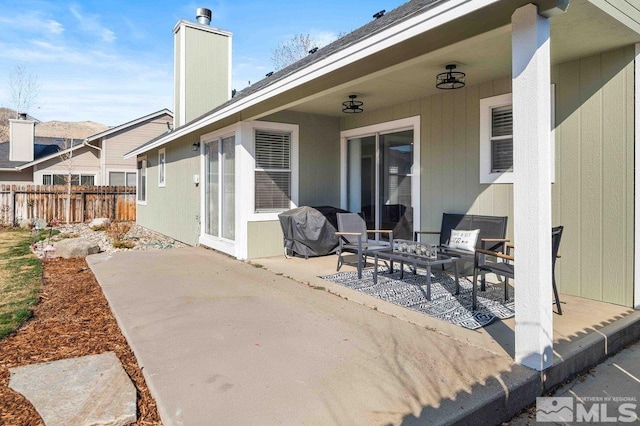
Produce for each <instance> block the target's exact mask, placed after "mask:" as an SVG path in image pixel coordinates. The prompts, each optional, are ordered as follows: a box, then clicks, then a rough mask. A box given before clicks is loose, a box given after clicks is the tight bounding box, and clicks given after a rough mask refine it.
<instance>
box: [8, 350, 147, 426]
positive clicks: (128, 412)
mask: <svg viewBox="0 0 640 426" xmlns="http://www.w3.org/2000/svg"><path fill="white" fill-rule="evenodd" d="M9 371H10V372H11V378H10V380H9V387H10V388H11V389H13V390H15V391H16V392H19V393H21V394H22V395H23V396H24V397H25V398H27V399H28V400H29V402H31V404H33V406H34V407H35V409H36V411H38V414H40V417H42V420H44V423H45V424H46V425H47V426H57V425H59V426H74V425H76V426H82V425H95V426H99V425H110V426H119V425H128V424H131V423H134V422H135V421H136V388H135V387H134V386H133V383H131V379H130V378H129V376H128V375H127V373H126V372H125V371H124V369H123V368H122V365H121V364H120V360H119V359H118V357H117V356H116V355H115V354H114V353H113V352H105V353H103V354H99V355H89V356H83V357H78V358H70V359H63V360H60V361H52V362H45V363H40V364H32V365H26V366H22V367H15V368H11V369H9Z"/></svg>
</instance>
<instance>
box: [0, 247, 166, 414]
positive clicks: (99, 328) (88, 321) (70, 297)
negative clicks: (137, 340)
mask: <svg viewBox="0 0 640 426" xmlns="http://www.w3.org/2000/svg"><path fill="white" fill-rule="evenodd" d="M44 268H45V282H44V283H43V285H42V289H41V292H40V300H39V303H38V305H37V306H36V308H35V310H34V313H33V317H32V318H31V319H30V320H29V321H27V322H26V323H25V324H24V325H23V326H22V327H21V328H20V329H19V330H18V331H17V332H16V333H14V334H12V335H10V336H8V337H6V338H5V339H4V340H0V424H2V425H20V426H22V425H43V424H44V423H43V421H42V419H41V418H40V416H39V415H38V413H37V412H36V411H35V409H34V408H33V406H32V405H31V404H30V403H29V402H28V401H27V400H26V399H25V398H24V397H23V396H22V395H20V394H19V393H17V392H15V391H13V390H11V389H10V388H9V387H8V384H9V376H10V374H9V368H12V367H17V366H22V365H28V364H35V363H40V362H47V361H57V360H61V359H66V358H74V357H79V356H85V355H95V354H100V353H103V352H107V351H112V352H114V353H115V354H116V355H117V356H118V358H119V359H120V362H121V363H122V365H123V367H124V369H125V371H126V372H127V374H129V376H130V377H131V380H132V381H133V383H134V385H135V387H136V389H137V391H138V401H137V404H138V421H137V422H136V423H135V424H136V425H161V424H162V423H161V422H160V416H159V415H158V410H157V407H156V403H155V401H154V399H153V398H152V397H151V395H150V393H149V389H148V388H147V385H146V383H145V380H144V377H143V376H142V371H141V370H140V367H139V366H138V363H137V361H136V358H135V357H134V355H133V352H132V351H131V349H130V348H129V345H128V344H127V341H126V340H125V338H124V336H123V335H122V333H121V332H120V328H119V327H118V324H117V323H116V320H115V318H114V317H113V315H112V314H111V310H110V308H109V305H108V303H107V300H106V299H105V297H104V295H103V294H102V290H101V288H100V286H99V285H98V283H97V281H96V279H95V277H94V276H93V273H92V272H91V269H89V267H88V266H87V263H86V262H85V260H84V259H52V260H48V261H46V262H45V263H44Z"/></svg>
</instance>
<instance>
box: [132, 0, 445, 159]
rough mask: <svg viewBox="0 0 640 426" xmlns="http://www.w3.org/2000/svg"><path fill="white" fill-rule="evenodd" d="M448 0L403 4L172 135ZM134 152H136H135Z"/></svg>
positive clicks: (194, 120) (267, 78)
mask: <svg viewBox="0 0 640 426" xmlns="http://www.w3.org/2000/svg"><path fill="white" fill-rule="evenodd" d="M445 1H447V0H411V1H409V2H407V3H405V4H403V5H400V6H398V7H397V8H395V9H393V10H392V11H390V12H388V13H386V14H385V15H383V16H382V17H380V18H378V19H374V20H373V21H371V22H369V23H367V24H365V25H363V26H362V27H360V28H358V29H356V30H354V31H352V32H350V33H349V34H347V35H345V36H344V37H341V38H339V39H338V40H336V41H334V42H333V43H331V44H328V45H327V46H325V47H323V48H321V49H318V51H316V52H315V53H312V54H309V55H307V56H305V57H304V58H302V59H300V60H299V61H298V62H295V63H293V64H291V65H289V66H288V67H286V68H283V69H281V70H280V71H277V72H274V73H273V74H272V75H271V76H269V77H265V78H263V79H262V80H260V81H258V82H256V83H254V84H252V85H251V86H249V87H247V88H245V89H243V90H241V91H240V92H238V93H237V94H236V96H234V97H233V98H232V99H230V100H228V101H227V102H225V103H223V104H221V105H218V106H217V107H215V108H214V109H212V110H211V111H209V112H207V113H205V114H203V115H201V116H200V117H197V118H195V119H193V120H191V121H190V122H188V123H186V124H183V125H182V126H180V127H178V128H176V129H173V130H172V132H175V131H177V130H180V129H182V128H184V127H186V126H189V125H191V124H193V123H195V122H197V121H199V120H201V119H202V118H204V117H207V116H208V115H210V114H212V113H214V112H216V111H218V110H221V109H223V108H225V107H227V106H229V105H232V104H234V103H236V102H238V101H239V100H240V99H242V98H244V97H246V96H249V95H251V94H253V93H255V92H258V91H260V90H263V89H266V88H267V87H269V86H271V85H273V84H274V83H276V82H278V81H280V80H282V79H283V78H285V77H287V76H289V75H291V74H293V73H295V72H297V71H299V70H301V69H303V68H306V67H308V66H310V65H312V64H314V63H316V62H318V61H320V60H322V59H324V58H326V57H328V56H331V55H333V54H334V53H337V52H339V51H341V50H343V49H346V48H347V47H349V46H351V45H353V44H355V43H357V42H360V41H362V40H365V39H367V38H369V37H371V36H373V35H375V34H377V33H379V32H380V31H383V30H385V29H387V28H389V27H393V26H394V25H397V24H399V23H400V22H403V21H405V20H407V19H409V18H411V17H412V16H415V15H418V14H420V13H422V12H424V11H425V10H427V9H429V8H430V7H432V6H433V5H435V4H436V3H442V2H445ZM166 136H167V134H166V133H165V134H163V135H160V136H158V137H156V138H154V139H152V140H150V141H149V142H146V143H145V144H143V145H141V146H139V147H138V148H136V149H135V150H134V151H137V150H138V149H141V148H144V147H145V146H147V145H151V144H153V143H154V142H155V141H157V140H159V139H161V138H164V137H166ZM132 152H133V151H132Z"/></svg>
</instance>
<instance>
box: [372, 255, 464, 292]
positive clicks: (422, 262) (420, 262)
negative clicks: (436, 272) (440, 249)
mask: <svg viewBox="0 0 640 426" xmlns="http://www.w3.org/2000/svg"><path fill="white" fill-rule="evenodd" d="M370 254H372V255H373V256H374V268H373V283H374V284H377V283H378V259H382V260H388V261H389V273H390V274H392V273H393V262H400V279H403V278H404V264H405V263H408V264H410V265H412V266H413V273H414V274H415V273H416V272H417V270H418V267H422V268H425V269H426V271H427V300H431V267H432V266H440V265H447V264H452V265H453V271H454V273H455V278H456V295H458V294H460V280H459V279H458V260H459V258H458V257H456V256H451V255H448V254H444V253H438V256H437V257H436V258H435V259H433V258H430V257H428V256H423V255H419V254H415V253H406V252H398V251H395V250H376V251H375V252H372V253H370Z"/></svg>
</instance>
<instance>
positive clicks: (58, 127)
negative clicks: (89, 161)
mask: <svg viewBox="0 0 640 426" xmlns="http://www.w3.org/2000/svg"><path fill="white" fill-rule="evenodd" d="M15 117H16V112H15V111H14V110H12V109H9V108H1V107H0V142H4V141H6V140H8V138H9V129H8V126H9V121H8V120H9V119H10V118H15ZM28 118H29V119H31V120H35V122H36V136H39V137H51V138H73V139H85V138H87V137H89V136H92V135H95V134H96V133H100V132H103V131H105V130H107V129H108V128H109V126H105V125H104V124H100V123H96V122H93V121H78V122H73V121H69V122H67V121H47V122H41V121H40V120H38V119H37V118H35V117H32V116H30V115H29V116H28Z"/></svg>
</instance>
